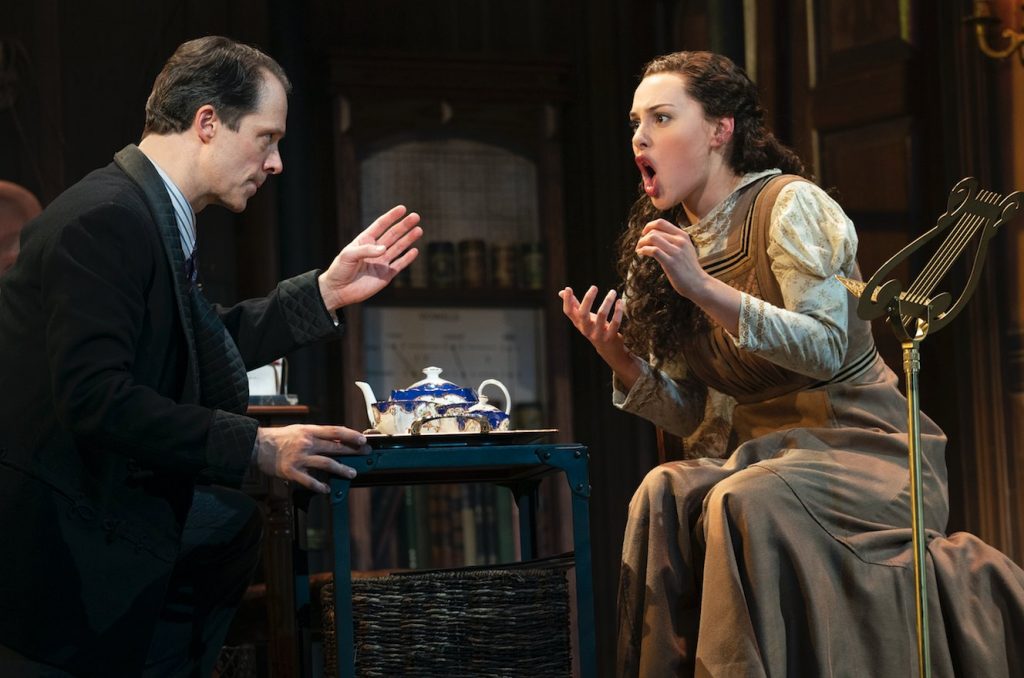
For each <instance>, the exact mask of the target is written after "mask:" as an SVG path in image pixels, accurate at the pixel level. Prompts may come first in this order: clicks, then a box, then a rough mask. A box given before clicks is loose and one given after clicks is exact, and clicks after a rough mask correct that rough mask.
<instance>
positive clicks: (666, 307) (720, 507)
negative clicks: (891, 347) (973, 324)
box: [559, 52, 1024, 677]
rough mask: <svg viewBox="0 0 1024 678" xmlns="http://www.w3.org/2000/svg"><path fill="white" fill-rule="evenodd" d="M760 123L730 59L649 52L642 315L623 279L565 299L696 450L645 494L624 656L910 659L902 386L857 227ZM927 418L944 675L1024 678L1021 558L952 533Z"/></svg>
mask: <svg viewBox="0 0 1024 678" xmlns="http://www.w3.org/2000/svg"><path fill="white" fill-rule="evenodd" d="M763 119H764V112H763V110H762V109H761V107H760V105H759V104H758V100H757V92H756V88H755V86H754V85H753V83H751V81H750V80H749V79H748V78H747V77H746V75H745V74H744V73H743V72H742V71H741V70H740V69H739V68H737V67H736V66H735V65H734V64H733V63H732V62H731V61H729V60H728V59H726V58H725V57H721V56H717V55H713V54H709V53H704V52H679V53H675V54H669V55H667V56H663V57H660V58H658V59H655V60H654V61H652V62H651V63H650V64H648V65H647V66H646V68H645V69H644V72H643V78H642V80H641V82H640V84H639V86H638V87H637V89H636V92H635V95H634V99H633V108H632V110H631V111H630V120H631V121H632V126H633V129H634V133H633V139H632V143H633V153H634V155H635V158H636V164H637V166H638V168H639V169H640V174H641V179H642V185H643V193H644V195H642V196H641V197H640V199H639V200H638V201H637V203H636V205H635V206H634V208H633V212H632V214H631V216H630V222H629V228H628V230H627V232H626V233H625V235H624V236H623V238H622V241H621V256H620V273H621V274H622V276H623V279H624V281H625V282H624V286H625V294H624V295H623V296H624V297H625V298H626V299H627V300H628V313H627V312H626V303H625V302H624V300H623V299H620V298H617V294H616V292H615V290H612V291H610V292H608V293H607V295H606V296H605V297H604V298H603V300H602V301H601V302H600V304H599V305H598V307H597V309H596V310H593V306H594V303H595V301H596V300H597V289H596V288H594V287H591V288H590V289H589V290H587V292H586V293H585V294H584V295H583V296H582V298H581V299H577V297H576V296H575V294H574V293H573V291H572V289H571V288H566V289H564V290H563V291H561V292H560V293H559V295H560V296H561V298H562V302H563V310H564V312H565V314H566V315H567V316H568V317H569V318H570V319H571V320H572V322H573V324H574V325H575V326H576V328H577V329H578V330H579V331H580V332H581V333H582V334H583V335H584V336H586V337H587V339H589V340H590V342H591V343H592V344H593V346H594V348H595V349H596V350H597V352H598V353H599V355H600V356H601V357H602V358H603V359H604V360H605V362H607V363H608V365H609V366H610V367H611V368H612V371H613V386H614V394H613V402H614V403H615V405H616V406H618V407H620V408H621V409H623V410H626V411H629V412H634V413H636V414H638V415H640V416H643V417H645V418H647V419H650V420H651V421H653V422H654V423H656V424H657V425H658V426H661V427H662V428H664V429H666V430H668V431H670V432H672V433H675V434H677V435H679V436H681V437H683V438H684V439H685V443H686V447H687V452H688V456H690V457H699V458H694V459H691V460H688V461H682V462H674V463H669V464H664V465H662V466H660V467H658V468H656V469H654V470H653V471H652V472H651V473H650V474H648V476H647V477H646V478H645V479H644V481H643V483H642V484H641V486H640V488H639V489H638V490H637V492H636V495H635V496H634V498H633V500H632V502H631V503H630V512H629V521H628V524H627V527H626V535H625V540H624V545H623V560H622V571H621V579H620V589H619V640H618V652H619V672H620V674H621V675H630V676H633V675H640V676H667V675H680V674H681V675H690V674H694V673H696V674H698V675H710V676H762V675H772V676H780V675H790V676H820V675H827V676H890V675H892V676H906V675H911V674H913V673H914V672H916V670H917V651H916V625H915V607H914V574H913V555H912V547H911V531H910V508H909V488H908V476H909V474H908V472H907V461H906V459H907V442H906V441H907V434H906V401H905V400H904V398H903V396H902V395H901V393H900V391H899V389H898V387H897V379H896V376H895V375H894V374H893V372H892V371H891V370H890V369H889V368H888V367H886V365H885V364H884V363H883V362H882V360H881V359H880V358H879V356H878V353H877V352H876V350H875V347H874V343H873V341H872V338H871V332H870V327H869V325H868V324H867V323H866V322H864V321H861V320H859V319H858V318H857V317H856V315H855V313H854V310H853V306H854V305H853V304H851V303H850V301H849V299H848V294H847V292H846V291H845V289H844V288H843V287H842V286H841V285H840V283H839V282H838V281H837V280H836V279H835V276H836V275H837V274H839V275H843V276H854V277H855V276H858V275H859V272H858V271H857V270H856V261H855V255H856V250H857V236H856V233H855V232H854V229H853V224H852V223H851V222H850V220H849V219H848V218H847V217H846V215H845V214H844V213H843V211H842V209H841V208H840V207H839V206H838V205H837V204H836V203H835V202H834V201H833V200H832V199H831V198H829V197H828V195H826V194H825V193H824V192H823V191H822V190H821V189H819V188H818V187H816V186H815V185H814V184H812V183H810V182H809V181H807V180H805V179H803V178H802V175H803V174H804V170H803V166H802V164H801V162H800V160H799V159H798V158H797V157H796V156H795V155H794V154H793V153H792V152H791V151H790V150H788V149H786V148H785V147H783V146H782V145H781V144H779V143H778V141H777V140H776V139H775V137H774V136H773V135H772V134H771V132H769V131H768V130H767V129H766V128H765V126H764V120H763ZM624 315H628V323H623V316H624ZM642 356H649V359H647V358H644V357H642ZM921 433H922V448H923V471H924V480H923V493H922V495H923V498H924V504H925V524H926V528H927V529H928V530H929V537H930V542H929V546H928V551H929V555H930V558H929V563H930V571H931V572H933V573H934V576H931V577H930V578H929V591H928V594H929V622H930V627H931V633H930V642H931V655H932V666H933V671H934V675H936V676H950V675H953V674H954V672H956V675H977V676H986V677H990V676H1010V675H1021V674H1022V672H1024V648H1021V647H1018V642H1017V640H1018V639H1020V638H1022V637H1024V572H1022V571H1021V570H1020V568H1018V567H1016V566H1015V565H1014V564H1013V563H1012V562H1010V561H1009V560H1008V559H1007V558H1006V557H1005V556H1003V555H1002V554H1000V553H999V552H997V551H995V550H993V549H991V548H989V547H987V546H986V545H984V544H983V543H981V542H980V541H978V540H977V539H976V538H974V537H971V536H970V535H964V534H958V535H954V536H953V537H950V538H946V537H944V536H943V535H942V530H943V528H944V526H945V524H946V518H947V509H948V507H947V491H946V469H945V462H944V459H943V450H944V446H945V437H944V435H943V434H942V431H941V430H939V428H938V427H937V426H936V425H935V424H934V423H933V422H932V421H931V420H929V419H928V418H927V417H925V416H922V417H921ZM726 455H728V456H727V458H723V457H725V456H726ZM944 622H946V623H944ZM1007 639H1010V640H1009V642H1007Z"/></svg>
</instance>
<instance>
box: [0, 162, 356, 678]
mask: <svg viewBox="0 0 1024 678" xmlns="http://www.w3.org/2000/svg"><path fill="white" fill-rule="evenodd" d="M140 161H141V162H140ZM181 261H182V254H181V248H180V245H179V244H178V235H177V227H176V225H175V222H174V217H173V212H172V210H171V204H170V200H169V198H168V197H167V192H166V190H165V188H164V186H163V184H162V183H161V180H160V177H159V175H158V174H157V173H156V170H155V169H154V168H153V167H152V165H151V164H149V163H148V160H146V159H145V157H144V156H143V155H142V154H141V152H140V151H139V150H138V149H137V148H135V147H134V146H129V147H128V148H126V149H125V150H123V151H121V152H120V153H119V154H118V155H117V156H116V157H115V162H113V163H111V164H110V165H108V166H107V167H105V168H103V169H100V170H97V171H95V172H93V173H91V174H89V175H88V176H87V177H85V178H84V179H83V180H82V181H80V182H79V183H78V184H76V185H74V186H72V187H71V188H69V189H68V190H67V191H66V192H64V193H63V194H62V195H61V196H60V197H58V198H57V199H56V200H55V201H54V202H53V204H52V205H50V206H49V207H48V208H47V209H46V211H45V212H44V213H43V214H42V215H41V216H40V217H39V218H38V219H36V220H35V221H33V222H32V223H31V224H29V225H28V226H26V228H25V231H24V234H23V242H22V251H21V254H20V255H19V258H18V261H17V264H16V265H15V267H14V268H13V269H11V270H10V271H9V272H8V274H7V275H6V276H5V277H4V278H3V279H2V281H0V542H2V543H3V549H2V553H3V555H2V556H0V645H6V646H8V647H10V648H12V649H14V650H15V651H17V652H19V653H21V654H23V655H25V656H27V657H30V658H32V659H37V660H42V661H45V662H48V663H51V664H54V665H57V666H60V667H62V668H64V669H66V670H69V671H71V672H73V673H76V674H78V673H82V674H86V675H103V676H115V675H116V676H126V675H133V674H137V673H138V672H139V670H140V668H141V666H142V663H143V661H144V659H145V654H146V650H147V648H148V645H149V641H150V638H151V636H152V632H153V625H154V622H155V620H156V617H157V614H158V611H159V609H160V607H161V604H162V601H163V595H164V589H165V586H166V584H167V580H168V576H169V575H170V572H171V569H172V567H173V565H174V562H175V558H176V556H177V553H178V548H179V542H180V535H181V529H182V525H183V523H184V520H185V516H186V514H187V513H188V510H189V506H190V503H191V500H192V493H193V488H194V485H195V484H196V483H197V482H204V481H212V482H219V483H222V484H228V485H236V486H237V485H238V484H239V483H240V482H241V479H242V476H243V475H244V473H245V471H246V469H247V468H248V466H249V465H250V463H251V456H252V451H253V445H254V442H255V436H256V428H257V423H256V421H255V420H253V419H250V418H248V417H245V416H243V415H241V414H237V413H231V412H225V411H221V410H214V409H210V408H207V407H204V406H202V405H201V404H200V403H199V397H200V396H199V392H200V389H199V382H200V381H201V380H202V379H203V375H202V374H201V373H200V372H201V370H200V369H199V367H198V366H197V364H196V361H195V358H194V357H193V356H194V355H195V354H194V351H193V350H192V347H193V345H194V342H193V340H192V337H190V336H187V332H186V331H185V329H184V327H186V325H185V324H184V321H183V313H186V312H187V311H186V309H187V304H188V301H187V299H186V298H185V297H186V296H187V294H188V291H189V287H188V286H189V282H188V280H187V279H186V278H185V276H184V271H183V270H182V269H181V268H180V267H179V266H178V264H179V263H181ZM218 312H219V313H220V315H221V317H222V319H223V322H224V324H225V326H226V328H227V330H228V331H229V333H230V334H231V336H232V337H233V338H234V340H235V343H236V344H237V346H238V349H239V351H240V352H241V355H242V357H243V359H244V361H245V364H246V367H247V368H253V367H256V366H259V365H262V364H265V363H267V362H269V361H271V360H273V359H276V358H278V357H280V356H282V355H284V354H286V353H288V352H289V351H291V350H293V349H295V348H298V347H299V346H302V345H305V344H308V343H310V342H312V341H315V340H318V339H321V338H325V337H330V336H335V335H337V334H339V333H340V329H339V327H337V326H335V323H334V322H333V319H332V318H331V317H330V314H329V313H328V312H327V310H326V308H324V305H323V301H322V299H321V297H320V294H319V290H318V287H317V283H316V272H310V273H307V274H304V275H302V276H298V277H296V278H292V279H290V280H286V281H284V282H282V283H281V284H279V285H278V287H277V289H275V290H274V292H273V293H271V294H270V295H269V296H268V297H266V298H264V299H259V300H252V301H246V302H242V303H241V304H238V305H237V306H234V307H232V308H229V309H218Z"/></svg>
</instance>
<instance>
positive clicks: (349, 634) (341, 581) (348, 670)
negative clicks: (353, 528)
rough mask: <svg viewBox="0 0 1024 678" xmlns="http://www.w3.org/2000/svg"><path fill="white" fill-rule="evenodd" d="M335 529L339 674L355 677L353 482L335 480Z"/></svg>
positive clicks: (340, 479)
mask: <svg viewBox="0 0 1024 678" xmlns="http://www.w3.org/2000/svg"><path fill="white" fill-rule="evenodd" d="M330 483H331V532H332V534H333V537H334V538H333V541H334V633H335V638H336V640H337V651H338V655H337V661H338V677H339V678H355V675H356V668H355V666H356V657H355V637H354V636H355V634H354V630H353V622H352V548H351V546H350V543H349V515H348V497H349V492H350V491H351V482H350V481H349V480H348V479H346V478H332V479H331V481H330Z"/></svg>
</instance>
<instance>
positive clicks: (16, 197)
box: [0, 180, 43, 273]
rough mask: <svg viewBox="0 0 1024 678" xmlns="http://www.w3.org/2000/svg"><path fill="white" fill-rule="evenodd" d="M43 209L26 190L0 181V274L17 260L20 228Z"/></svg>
mask: <svg viewBox="0 0 1024 678" xmlns="http://www.w3.org/2000/svg"><path fill="white" fill-rule="evenodd" d="M42 211H43V208H42V207H41V206H40V205H39V201H38V200H36V197H35V196H34V195H32V193H30V192H29V191H28V190H26V189H24V188H22V187H21V186H19V185H18V184H13V183H11V182H9V181H2V180H0V273H3V272H5V271H6V270H7V269H9V268H10V267H11V266H13V265H14V260H15V259H17V258H18V249H19V244H18V236H19V234H20V233H21V227H22V226H24V225H25V224H26V223H28V222H29V221H31V220H32V219H35V218H36V216H38V215H39V213H40V212H42Z"/></svg>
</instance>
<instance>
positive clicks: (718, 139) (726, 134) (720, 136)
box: [711, 116, 736, 148]
mask: <svg viewBox="0 0 1024 678" xmlns="http://www.w3.org/2000/svg"><path fill="white" fill-rule="evenodd" d="M734 129H736V118H733V117H732V116H729V117H727V118H719V119H718V122H716V123H715V133H714V135H713V136H712V137H711V145H712V147H713V148H718V147H721V146H725V145H726V144H728V143H729V141H730V140H731V139H732V133H733V130H734Z"/></svg>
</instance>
